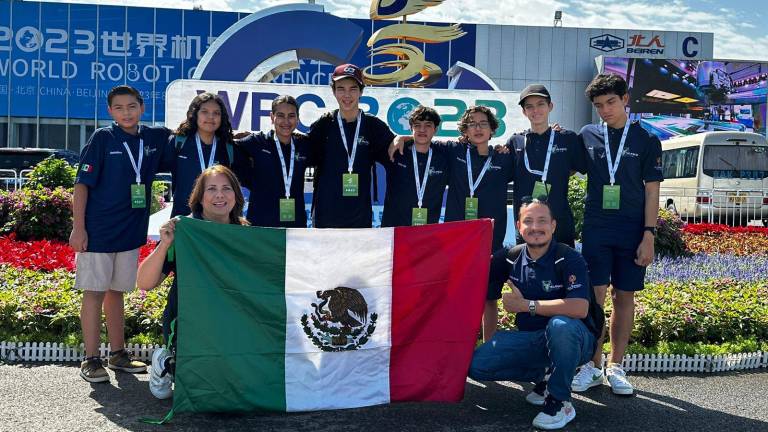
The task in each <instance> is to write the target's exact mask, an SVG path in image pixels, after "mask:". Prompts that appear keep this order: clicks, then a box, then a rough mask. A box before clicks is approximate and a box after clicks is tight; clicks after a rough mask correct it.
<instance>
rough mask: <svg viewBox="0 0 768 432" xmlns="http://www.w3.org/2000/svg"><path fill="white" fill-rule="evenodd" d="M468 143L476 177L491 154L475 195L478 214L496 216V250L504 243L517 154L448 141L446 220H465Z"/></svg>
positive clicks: (467, 192) (467, 186)
mask: <svg viewBox="0 0 768 432" xmlns="http://www.w3.org/2000/svg"><path fill="white" fill-rule="evenodd" d="M467 146H469V147H470V158H471V159H472V164H471V168H472V180H473V181H475V180H477V176H478V175H479V174H480V171H481V170H482V169H483V165H484V164H485V161H486V159H487V158H488V157H490V158H491V165H490V166H489V167H488V170H487V171H486V172H485V176H484V177H483V180H482V181H481V182H480V185H478V187H477V189H476V190H475V197H476V198H477V206H478V211H477V217H478V218H480V219H483V218H489V219H493V220H494V222H493V243H492V250H497V249H499V248H501V247H502V246H503V242H504V235H505V234H506V232H507V185H508V184H509V182H511V181H512V179H513V175H514V174H513V171H514V155H513V154H511V153H507V154H501V153H498V152H495V151H493V150H490V151H489V156H480V155H479V154H478V153H477V147H475V146H474V145H470V144H467V143H463V142H455V141H449V142H447V143H445V148H446V150H447V153H448V156H449V165H450V170H449V171H450V173H449V179H448V198H447V201H446V205H445V221H446V222H453V221H461V220H464V206H465V204H466V199H467V198H468V197H469V179H468V178H467V160H466V158H467Z"/></svg>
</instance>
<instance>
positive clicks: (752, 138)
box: [659, 132, 768, 225]
mask: <svg viewBox="0 0 768 432" xmlns="http://www.w3.org/2000/svg"><path fill="white" fill-rule="evenodd" d="M661 146H662V166H663V171H664V182H662V183H661V193H660V195H659V202H660V204H661V206H662V207H666V208H671V209H674V210H676V211H677V212H678V213H679V214H680V216H681V217H683V218H688V219H693V220H695V221H696V222H711V223H727V224H734V225H737V224H745V223H749V222H752V221H757V220H766V219H768V141H766V138H765V137H764V136H762V135H758V134H755V133H749V132H703V133H699V134H695V135H687V136H681V137H677V138H672V139H669V140H666V141H662V143H661Z"/></svg>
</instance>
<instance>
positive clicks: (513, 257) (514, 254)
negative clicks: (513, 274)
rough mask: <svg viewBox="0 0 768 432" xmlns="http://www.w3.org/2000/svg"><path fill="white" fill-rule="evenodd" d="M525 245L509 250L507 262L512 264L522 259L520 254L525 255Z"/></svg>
mask: <svg viewBox="0 0 768 432" xmlns="http://www.w3.org/2000/svg"><path fill="white" fill-rule="evenodd" d="M524 246H525V244H524V243H523V244H518V245H515V246H513V247H511V248H509V249H508V250H507V261H508V262H509V263H510V264H512V263H514V262H515V261H517V259H518V258H520V254H521V253H523V247H524Z"/></svg>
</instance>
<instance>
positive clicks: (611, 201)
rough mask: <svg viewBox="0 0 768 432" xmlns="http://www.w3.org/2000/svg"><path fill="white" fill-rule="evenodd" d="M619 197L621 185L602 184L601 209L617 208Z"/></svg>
mask: <svg viewBox="0 0 768 432" xmlns="http://www.w3.org/2000/svg"><path fill="white" fill-rule="evenodd" d="M620 198H621V187H620V186H619V185H613V186H611V185H605V186H603V209H605V210H618V209H619V202H620Z"/></svg>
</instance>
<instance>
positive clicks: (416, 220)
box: [411, 207, 428, 226]
mask: <svg viewBox="0 0 768 432" xmlns="http://www.w3.org/2000/svg"><path fill="white" fill-rule="evenodd" d="M427 213H428V211H427V209H425V208H422V207H414V208H413V211H412V212H411V225H413V226H418V225H426V224H427Z"/></svg>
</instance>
